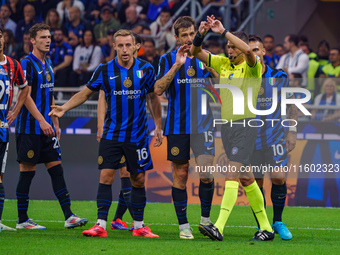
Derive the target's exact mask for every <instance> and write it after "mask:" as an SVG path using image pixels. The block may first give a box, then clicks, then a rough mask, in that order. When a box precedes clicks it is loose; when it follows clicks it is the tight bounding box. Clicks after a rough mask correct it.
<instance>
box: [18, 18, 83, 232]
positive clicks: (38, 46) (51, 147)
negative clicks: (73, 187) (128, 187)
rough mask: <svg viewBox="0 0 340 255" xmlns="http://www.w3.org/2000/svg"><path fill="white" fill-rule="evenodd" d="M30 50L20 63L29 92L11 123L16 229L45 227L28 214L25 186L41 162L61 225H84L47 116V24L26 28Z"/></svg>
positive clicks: (54, 122)
mask: <svg viewBox="0 0 340 255" xmlns="http://www.w3.org/2000/svg"><path fill="white" fill-rule="evenodd" d="M29 32H30V38H31V43H32V45H33V51H32V52H31V53H30V54H29V55H28V56H27V57H25V58H24V59H23V60H22V62H21V66H22V69H23V70H24V73H25V74H26V80H27V82H28V86H29V94H28V96H27V98H26V101H25V105H24V107H22V109H21V111H20V113H19V115H18V118H17V121H16V127H15V133H16V142H17V153H18V158H17V160H18V162H19V165H20V177H19V181H18V185H17V190H16V195H17V201H18V214H19V219H18V222H17V226H16V228H17V229H45V227H44V226H40V225H38V224H36V223H35V222H33V221H32V220H31V219H29V218H28V215H27V210H28V204H29V189H30V186H31V181H32V179H33V177H34V175H35V169H36V165H37V164H40V163H44V164H45V167H46V169H47V171H48V173H49V174H50V176H51V180H52V187H53V191H54V194H55V195H56V197H57V198H58V200H59V204H60V206H61V209H62V211H63V213H64V216H65V224H64V226H65V228H74V227H78V226H83V225H85V224H86V223H87V222H88V220H87V219H83V218H79V217H78V216H76V215H74V214H73V213H72V211H71V201H70V196H69V193H68V190H67V188H66V183H65V180H64V174H63V168H62V166H61V152H60V146H59V138H60V130H59V123H58V119H57V118H55V117H54V116H53V117H50V116H48V113H49V112H50V106H51V105H54V96H53V87H54V74H53V71H52V70H53V67H52V63H51V60H50V59H48V58H46V54H47V53H48V52H49V50H50V44H51V34H50V27H49V26H48V25H46V24H41V23H38V24H36V25H34V26H33V27H32V28H31V29H30V30H29Z"/></svg>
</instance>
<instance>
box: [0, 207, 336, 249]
mask: <svg viewBox="0 0 340 255" xmlns="http://www.w3.org/2000/svg"><path fill="white" fill-rule="evenodd" d="M116 205H117V204H116V203H113V204H112V206H111V210H110V214H109V219H110V220H112V217H113V215H114V212H115V208H116ZM72 209H73V211H74V212H75V213H77V214H79V216H81V217H87V218H88V219H89V223H88V225H87V226H86V227H82V228H76V229H64V221H63V216H62V212H61V209H60V207H59V204H58V202H57V201H40V200H31V201H30V207H29V216H30V217H31V218H33V219H34V220H35V221H36V222H37V223H38V224H41V225H44V226H46V227H47V229H46V230H18V231H16V232H9V231H3V232H1V233H0V253H1V254H30V255H32V254H34V255H35V254H44V255H45V254H77V255H78V254H94V255H95V254H156V255H163V254H197V255H198V254H250V255H253V254H327V255H330V254H339V252H340V209H334V208H299V207H286V208H285V211H284V221H285V222H286V223H287V226H288V227H289V229H290V230H291V232H292V234H293V239H292V240H291V241H282V240H281V239H280V237H279V236H278V235H276V237H275V240H274V241H272V242H256V243H250V242H248V240H249V239H250V238H251V237H252V236H253V234H254V233H255V232H256V229H255V221H254V218H253V215H252V213H251V210H250V208H249V207H246V206H235V207H234V209H233V211H232V213H231V216H230V218H229V220H228V225H227V226H226V228H225V231H224V240H223V242H217V241H211V240H210V239H208V238H205V237H203V236H202V235H201V234H200V233H199V231H198V228H197V226H198V224H199V220H200V206H199V205H188V220H189V222H190V223H191V226H192V228H193V229H194V232H193V233H194V236H195V239H194V240H180V239H179V230H178V225H177V219H176V214H175V210H174V208H173V205H172V204H168V203H148V204H147V207H146V209H145V223H146V224H152V225H151V226H150V227H151V229H152V231H153V232H154V233H156V234H158V235H159V236H160V238H140V237H132V233H131V232H128V231H117V230H111V229H110V227H109V224H108V237H107V238H93V237H83V236H82V234H81V233H82V231H83V230H84V229H87V228H90V227H92V226H93V224H94V223H95V221H96V202H95V201H72ZM218 212H219V206H213V207H212V212H211V218H212V220H213V221H216V219H217V217H218ZM267 213H268V216H269V218H270V219H271V218H272V208H271V207H268V208H267ZM16 217H17V211H16V201H15V200H6V202H5V207H4V213H3V217H2V218H3V223H4V224H6V225H8V226H11V227H15V221H16ZM124 220H126V221H128V222H131V217H130V216H129V215H128V213H127V214H126V215H125V218H124Z"/></svg>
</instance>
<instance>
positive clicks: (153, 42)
mask: <svg viewBox="0 0 340 255" xmlns="http://www.w3.org/2000/svg"><path fill="white" fill-rule="evenodd" d="M146 42H150V43H152V44H153V46H156V44H155V41H154V40H153V39H151V38H145V39H144V44H145V43H146Z"/></svg>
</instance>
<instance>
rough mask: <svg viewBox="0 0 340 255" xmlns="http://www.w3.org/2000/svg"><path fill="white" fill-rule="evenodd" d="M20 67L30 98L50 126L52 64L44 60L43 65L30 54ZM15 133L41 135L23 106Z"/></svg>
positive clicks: (47, 59) (35, 121) (32, 118)
mask: <svg viewBox="0 0 340 255" xmlns="http://www.w3.org/2000/svg"><path fill="white" fill-rule="evenodd" d="M21 67H22V69H23V71H24V74H25V76H26V80H27V83H28V86H31V97H32V99H33V101H34V102H35V105H36V106H37V109H38V110H39V111H40V113H41V114H42V116H44V118H45V120H46V121H47V122H48V123H49V124H50V125H51V126H52V128H53V130H54V125H53V123H52V118H51V117H50V116H48V113H49V112H50V111H51V105H52V99H53V96H54V92H53V88H54V73H53V67H52V62H51V60H50V59H49V58H45V64H43V63H42V62H41V61H40V60H39V59H38V58H36V57H35V56H34V55H33V54H32V53H30V54H29V55H28V56H26V57H25V58H24V59H23V60H22V61H21ZM15 132H16V133H17V134H31V135H43V134H44V133H43V131H42V130H41V128H40V124H39V122H38V121H37V120H36V119H35V118H34V117H33V115H32V114H31V113H30V112H29V111H28V110H27V108H26V107H25V106H23V107H22V108H21V111H20V113H19V114H18V117H17V121H16V127H15Z"/></svg>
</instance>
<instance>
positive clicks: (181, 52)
mask: <svg viewBox="0 0 340 255" xmlns="http://www.w3.org/2000/svg"><path fill="white" fill-rule="evenodd" d="M189 50H190V46H189V45H188V44H184V45H182V46H181V47H179V49H178V51H177V54H176V64H178V65H180V66H182V65H184V63H185V61H186V60H187V55H188V53H187V51H189Z"/></svg>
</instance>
